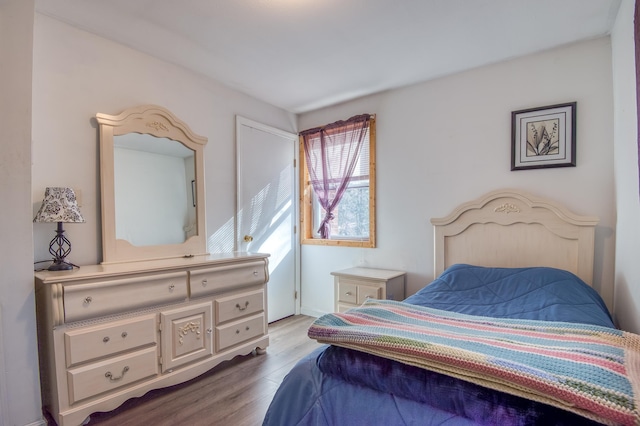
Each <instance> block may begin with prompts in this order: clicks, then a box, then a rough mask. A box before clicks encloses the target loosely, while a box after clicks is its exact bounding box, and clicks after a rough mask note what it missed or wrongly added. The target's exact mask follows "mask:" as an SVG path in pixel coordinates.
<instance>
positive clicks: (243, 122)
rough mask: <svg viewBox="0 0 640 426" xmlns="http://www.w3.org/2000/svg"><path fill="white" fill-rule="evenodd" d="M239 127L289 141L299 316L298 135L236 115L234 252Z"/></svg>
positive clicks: (297, 310)
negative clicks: (291, 155)
mask: <svg viewBox="0 0 640 426" xmlns="http://www.w3.org/2000/svg"><path fill="white" fill-rule="evenodd" d="M241 126H247V127H251V128H254V129H257V130H261V131H263V132H267V133H271V134H272V135H275V136H279V137H282V138H284V139H289V140H291V150H292V154H293V157H292V158H293V200H292V203H293V205H292V212H293V223H294V225H293V233H294V242H293V249H294V251H295V258H294V268H295V271H294V272H293V277H294V281H295V284H294V287H295V290H294V291H295V292H296V298H295V315H300V304H301V303H300V301H301V300H302V297H301V294H300V188H299V187H298V180H297V178H296V177H297V176H298V166H299V164H300V161H299V158H298V157H299V149H298V142H299V138H298V135H297V134H295V133H291V132H287V131H285V130H281V129H278V128H275V127H271V126H268V125H266V124H262V123H259V122H257V121H254V120H251V119H248V118H246V117H242V116H240V115H236V137H235V139H236V143H235V157H236V210H235V215H234V226H233V247H234V250H235V251H237V250H238V242H239V241H240V235H239V229H238V223H239V221H238V215H239V214H240V211H241V210H242V206H241V205H240V200H241V198H242V197H241V196H240V195H241V194H240V191H241V188H242V164H241V161H240V156H239V155H238V153H239V151H240V150H239V146H240V144H241V143H242V141H241V140H240V135H241V132H240V128H241ZM268 285H269V284H268V283H267V290H268Z"/></svg>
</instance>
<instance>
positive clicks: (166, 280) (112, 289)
mask: <svg viewBox="0 0 640 426" xmlns="http://www.w3.org/2000/svg"><path fill="white" fill-rule="evenodd" d="M63 297H64V317H65V321H66V322H73V321H80V320H85V319H89V318H96V317H100V316H104V315H110V314H115V313H121V312H127V311H132V310H135V309H141V308H146V307H150V306H154V305H161V304H166V303H172V302H179V301H182V300H186V299H187V272H186V271H184V272H174V273H170V274H158V275H147V276H144V277H137V278H128V279H121V280H112V281H106V282H105V281H103V282H96V283H90V284H80V285H65V286H64V296H63Z"/></svg>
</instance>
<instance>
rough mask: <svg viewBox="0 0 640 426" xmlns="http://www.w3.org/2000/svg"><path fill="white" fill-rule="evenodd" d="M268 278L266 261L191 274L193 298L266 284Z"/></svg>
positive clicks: (197, 271)
mask: <svg viewBox="0 0 640 426" xmlns="http://www.w3.org/2000/svg"><path fill="white" fill-rule="evenodd" d="M267 278H268V277H267V267H266V264H265V262H264V261H259V262H249V263H243V264H242V265H227V266H220V267H217V268H211V269H199V270H193V271H190V272H189V283H190V290H191V296H192V297H199V296H206V295H209V294H212V293H215V292H219V291H221V290H225V289H229V288H237V287H239V286H246V285H255V284H264V283H265V282H267Z"/></svg>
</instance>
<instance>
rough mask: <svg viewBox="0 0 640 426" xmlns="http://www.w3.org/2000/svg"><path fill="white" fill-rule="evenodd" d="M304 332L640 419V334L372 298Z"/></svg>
mask: <svg viewBox="0 0 640 426" xmlns="http://www.w3.org/2000/svg"><path fill="white" fill-rule="evenodd" d="M308 334H309V337H311V338H312V339H316V340H318V341H319V342H322V343H330V344H334V345H337V346H343V347H347V348H351V349H356V350H359V351H362V352H367V353H371V354H374V355H379V356H383V357H386V358H390V359H394V360H396V361H400V362H404V363H406V364H410V365H415V366H418V367H422V368H425V369H428V370H433V371H436V372H439V373H443V374H447V375H449V376H453V377H457V378H459V379H463V380H467V381H470V382H473V383H476V384H479V385H482V386H485V387H488V388H491V389H496V390H499V391H503V392H507V393H510V394H513V395H518V396H522V397H526V398H529V399H532V400H535V401H538V402H542V403H546V404H549V405H553V406H556V407H559V408H562V409H565V410H568V411H571V412H574V413H577V414H579V415H581V416H584V417H587V418H589V419H592V420H596V421H599V422H602V423H605V424H626V425H634V424H635V425H640V336H638V335H636V334H632V333H628V332H624V331H621V330H616V329H611V328H606V327H599V326H594V325H587V324H574V323H565V322H550V321H533V320H514V319H501V318H490V317H480V316H473V315H465V314H459V313H454V312H449V311H442V310H438V309H431V308H425V307H421V306H416V305H410V304H407V303H402V302H395V301H388V300H374V299H369V300H367V301H366V302H365V304H364V305H362V306H361V307H359V308H355V309H351V310H349V311H347V312H345V313H336V314H327V315H324V316H322V317H320V318H318V319H317V320H316V321H315V322H314V323H313V324H312V325H311V327H310V328H309V331H308Z"/></svg>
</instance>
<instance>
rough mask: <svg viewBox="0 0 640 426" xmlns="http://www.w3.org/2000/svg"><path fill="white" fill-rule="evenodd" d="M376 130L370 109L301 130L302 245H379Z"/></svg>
mask: <svg viewBox="0 0 640 426" xmlns="http://www.w3.org/2000/svg"><path fill="white" fill-rule="evenodd" d="M375 134H376V132H375V117H374V116H370V115H368V114H367V115H360V116H356V117H352V118H350V119H349V120H346V121H339V122H336V123H332V124H328V125H326V126H323V127H318V128H315V129H310V130H305V131H304V132H301V133H300V162H301V167H300V186H301V190H300V194H301V197H302V199H301V214H300V218H301V225H302V226H301V230H302V236H301V240H302V243H303V244H318V245H339V246H349V247H375ZM328 210H331V211H330V213H329V214H327V211H328ZM323 234H324V235H323Z"/></svg>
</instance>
